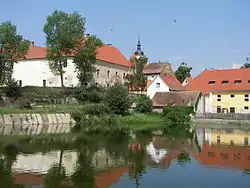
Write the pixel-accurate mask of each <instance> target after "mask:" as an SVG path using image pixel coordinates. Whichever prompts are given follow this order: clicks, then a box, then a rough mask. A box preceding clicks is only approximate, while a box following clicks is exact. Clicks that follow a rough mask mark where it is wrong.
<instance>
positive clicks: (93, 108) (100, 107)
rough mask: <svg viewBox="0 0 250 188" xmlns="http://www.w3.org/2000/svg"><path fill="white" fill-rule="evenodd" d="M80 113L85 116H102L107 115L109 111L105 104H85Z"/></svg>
mask: <svg viewBox="0 0 250 188" xmlns="http://www.w3.org/2000/svg"><path fill="white" fill-rule="evenodd" d="M82 112H83V113H84V114H86V115H96V116H100V115H104V114H109V113H110V112H111V111H110V109H109V108H108V107H107V106H106V105H105V104H85V105H84V106H83V108H82Z"/></svg>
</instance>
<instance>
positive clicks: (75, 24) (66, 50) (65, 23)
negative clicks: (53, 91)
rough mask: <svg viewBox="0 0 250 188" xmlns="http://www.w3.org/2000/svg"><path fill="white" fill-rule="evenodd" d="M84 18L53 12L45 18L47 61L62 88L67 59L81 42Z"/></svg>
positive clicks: (73, 14) (77, 15) (74, 14)
mask: <svg viewBox="0 0 250 188" xmlns="http://www.w3.org/2000/svg"><path fill="white" fill-rule="evenodd" d="M84 26H85V18H84V17H82V16H81V15H79V14H77V13H71V14H68V13H65V12H63V11H58V10H55V11H54V12H53V13H52V15H50V16H48V17H47V23H46V24H45V25H44V28H43V31H44V33H45V34H46V45H47V55H46V56H47V59H48V61H49V67H50V70H51V71H52V72H53V73H54V75H60V77H61V86H62V87H64V83H63V74H64V72H65V70H64V68H65V67H67V57H66V56H71V55H72V54H74V53H75V51H76V47H77V46H78V44H79V43H81V42H82V37H83V34H84V31H85V27H84Z"/></svg>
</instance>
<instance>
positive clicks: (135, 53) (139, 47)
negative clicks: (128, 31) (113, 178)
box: [133, 37, 144, 59]
mask: <svg viewBox="0 0 250 188" xmlns="http://www.w3.org/2000/svg"><path fill="white" fill-rule="evenodd" d="M133 56H134V57H135V58H137V59H139V58H140V57H142V56H144V52H143V51H142V49H141V41H140V37H138V43H137V48H136V51H135V52H134V54H133Z"/></svg>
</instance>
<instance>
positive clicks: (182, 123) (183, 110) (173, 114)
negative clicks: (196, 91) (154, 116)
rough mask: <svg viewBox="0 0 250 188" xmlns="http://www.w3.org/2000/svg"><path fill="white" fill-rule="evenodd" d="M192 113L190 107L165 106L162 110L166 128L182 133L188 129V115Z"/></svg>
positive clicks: (189, 118)
mask: <svg viewBox="0 0 250 188" xmlns="http://www.w3.org/2000/svg"><path fill="white" fill-rule="evenodd" d="M192 112H193V110H192V108H190V107H182V106H166V107H164V108H163V119H164V120H165V122H166V123H167V125H168V128H177V129H179V130H183V131H189V129H190V120H191V117H190V114H191V113H192Z"/></svg>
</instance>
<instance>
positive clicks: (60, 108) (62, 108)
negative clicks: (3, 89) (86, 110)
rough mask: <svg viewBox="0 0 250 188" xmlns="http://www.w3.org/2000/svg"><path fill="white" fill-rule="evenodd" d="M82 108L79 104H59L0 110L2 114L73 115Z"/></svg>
mask: <svg viewBox="0 0 250 188" xmlns="http://www.w3.org/2000/svg"><path fill="white" fill-rule="evenodd" d="M81 107H82V105H79V104H63V105H60V104H58V105H44V106H34V107H33V108H32V109H22V108H11V107H2V108H0V114H19V113H38V114H39V113H71V112H74V111H76V110H78V109H80V108H81Z"/></svg>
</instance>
